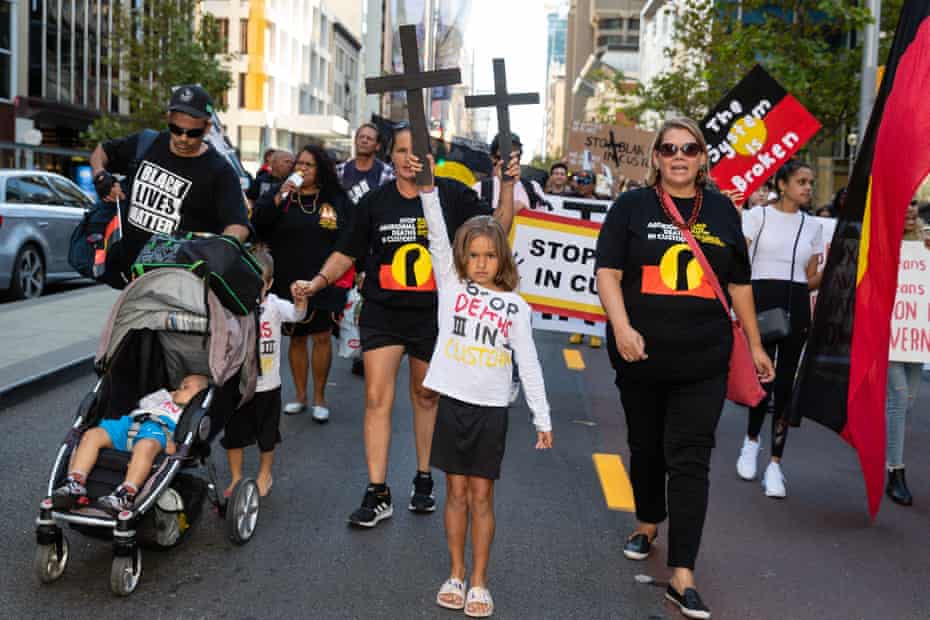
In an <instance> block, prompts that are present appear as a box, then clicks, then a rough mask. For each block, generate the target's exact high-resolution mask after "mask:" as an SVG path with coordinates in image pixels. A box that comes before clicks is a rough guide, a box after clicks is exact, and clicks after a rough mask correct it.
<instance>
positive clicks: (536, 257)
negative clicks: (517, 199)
mask: <svg viewBox="0 0 930 620" xmlns="http://www.w3.org/2000/svg"><path fill="white" fill-rule="evenodd" d="M600 229H601V225H600V224H599V223H597V222H592V221H585V220H581V219H574V218H568V217H562V216H559V215H551V214H549V213H544V212H540V211H530V210H529V209H523V210H522V211H520V213H518V214H517V216H516V217H514V222H513V228H512V229H511V232H510V247H511V248H512V249H513V254H514V258H515V259H516V261H517V266H518V268H519V271H520V289H519V293H520V295H522V296H523V298H524V299H525V300H526V301H527V302H528V303H529V304H530V305H531V306H532V307H533V310H534V311H536V312H544V313H547V314H553V315H559V316H568V317H573V318H576V319H583V320H586V321H593V322H603V321H606V320H607V319H606V315H605V313H604V309H603V308H602V307H601V301H600V299H599V298H598V296H597V284H596V281H595V277H594V258H595V246H596V245H597V236H598V234H599V233H600Z"/></svg>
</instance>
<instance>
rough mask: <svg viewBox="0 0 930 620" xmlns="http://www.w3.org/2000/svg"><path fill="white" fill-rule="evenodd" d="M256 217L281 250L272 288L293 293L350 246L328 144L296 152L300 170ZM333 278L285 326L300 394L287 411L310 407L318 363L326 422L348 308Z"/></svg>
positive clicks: (316, 402)
mask: <svg viewBox="0 0 930 620" xmlns="http://www.w3.org/2000/svg"><path fill="white" fill-rule="evenodd" d="M298 175H299V176H298ZM298 178H299V179H300V182H299V183H298V182H297V179H298ZM252 220H253V224H254V226H255V230H256V232H257V233H258V236H259V238H260V239H261V240H262V241H264V242H265V243H267V244H268V246H269V249H270V250H271V255H272V257H273V258H274V262H275V278H274V284H273V285H272V289H271V290H272V292H273V293H275V294H276V295H277V296H278V297H280V298H282V299H288V300H290V299H291V291H290V285H291V282H294V281H295V280H311V279H313V278H314V277H316V276H317V275H318V274H319V272H320V269H321V268H322V267H323V263H325V262H326V259H327V258H329V256H330V254H332V253H333V252H335V251H339V250H343V249H344V248H345V246H346V244H347V243H348V242H349V239H350V238H351V233H352V204H351V202H350V201H349V198H348V196H347V195H346V193H345V190H344V189H343V188H342V184H341V183H339V178H338V177H337V176H336V169H335V166H334V165H333V162H332V160H331V159H330V158H329V156H328V155H327V154H326V151H324V150H323V149H322V148H320V147H318V146H316V145H312V144H308V145H307V146H305V147H304V148H303V149H302V150H301V151H300V153H299V154H298V155H297V161H296V163H295V164H294V174H292V175H291V177H290V178H289V179H288V180H287V181H285V182H284V183H282V184H280V185H277V186H273V187H272V188H271V189H270V190H269V191H267V192H265V193H264V194H263V195H262V197H261V198H259V200H258V202H257V203H256V205H255V212H254V213H253V215H252ZM326 284H327V285H326V287H325V288H324V289H323V290H321V291H320V292H319V293H317V294H316V295H314V296H313V297H312V298H311V299H310V301H309V307H308V309H307V316H306V318H305V319H304V320H303V321H301V322H300V323H291V324H288V325H287V327H286V332H287V333H288V334H289V335H290V337H291V338H290V348H289V350H288V360H289V361H290V366H291V373H292V374H293V376H294V385H295V387H296V389H297V394H296V398H295V399H294V401H293V402H290V403H288V404H287V405H286V406H285V408H284V413H286V414H290V415H293V414H296V413H301V412H302V411H304V410H305V409H306V407H307V401H308V397H307V374H308V370H309V369H310V367H312V369H313V419H314V420H315V421H317V422H320V423H323V422H326V421H327V420H329V409H328V408H327V407H326V397H325V390H326V380H327V377H328V376H329V369H330V366H331V365H332V360H333V349H332V333H333V328H334V326H335V324H336V323H335V319H334V316H335V315H337V314H338V313H339V312H341V311H342V308H343V307H344V305H345V301H346V294H347V287H343V286H340V284H342V282H341V281H340V282H327V283H326ZM349 285H351V282H350V283H349ZM308 336H309V337H312V339H313V354H312V357H311V356H310V355H309V354H308V349H307V337H308Z"/></svg>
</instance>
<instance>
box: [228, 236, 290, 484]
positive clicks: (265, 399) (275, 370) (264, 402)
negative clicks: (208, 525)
mask: <svg viewBox="0 0 930 620" xmlns="http://www.w3.org/2000/svg"><path fill="white" fill-rule="evenodd" d="M253 254H254V256H255V259H256V260H257V261H258V264H259V265H261V267H262V279H263V280H264V281H265V285H264V287H263V288H262V306H261V319H260V332H259V335H260V346H261V350H260V351H259V355H260V360H261V369H262V372H261V375H260V376H259V377H258V385H256V387H255V396H254V397H253V398H252V400H250V401H249V402H247V403H246V404H244V405H242V407H240V408H239V409H238V410H237V411H236V412H235V413H234V414H233V415H232V417H231V418H230V420H229V422H228V423H227V424H226V430H225V433H224V435H223V440H222V441H221V443H222V445H223V447H224V448H226V458H227V460H228V461H229V471H230V474H231V475H232V482H230V483H229V486H228V487H227V488H226V491H225V495H226V496H227V497H228V496H229V495H230V494H231V493H232V489H233V487H235V486H236V483H237V482H239V480H240V479H241V478H242V460H243V452H242V451H243V449H244V448H245V447H246V446H251V445H252V444H254V443H256V442H257V443H258V450H259V461H258V463H259V464H258V476H256V478H255V484H256V485H257V486H258V493H259V495H260V496H262V497H264V496H266V495H268V493H269V492H271V485H272V482H273V480H272V476H271V467H272V464H273V463H274V449H275V446H276V445H277V444H279V443H281V432H280V430H279V428H278V427H279V424H280V421H281V324H282V323H296V322H298V321H300V320H302V319H303V318H304V315H306V314H307V296H306V295H305V294H304V293H303V289H302V288H301V287H302V286H303V285H304V284H306V282H304V281H303V280H297V281H296V282H294V283H292V284H291V295H292V296H293V297H294V303H293V304H292V303H291V302H289V301H285V300H283V299H281V298H280V297H278V296H277V295H275V294H274V293H269V292H268V291H269V290H270V289H271V283H272V281H273V277H274V260H273V259H272V258H271V254H269V253H268V251H267V250H265V249H263V248H260V249H257V250H255V251H253Z"/></svg>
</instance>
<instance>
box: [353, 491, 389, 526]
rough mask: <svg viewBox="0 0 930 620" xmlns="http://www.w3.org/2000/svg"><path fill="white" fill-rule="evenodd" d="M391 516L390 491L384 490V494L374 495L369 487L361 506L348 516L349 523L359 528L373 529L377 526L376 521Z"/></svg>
mask: <svg viewBox="0 0 930 620" xmlns="http://www.w3.org/2000/svg"><path fill="white" fill-rule="evenodd" d="M393 514H394V508H393V507H392V506H391V490H390V489H388V488H385V491H384V493H375V492H374V490H373V489H372V488H371V487H368V489H367V490H366V491H365V498H364V499H363V500H362V505H361V506H360V507H359V508H358V509H357V510H356V511H355V512H353V513H352V514H351V515H349V523H351V524H352V525H357V526H359V527H374V526H376V525H378V521H382V520H384V519H389V518H390V517H391V515H393Z"/></svg>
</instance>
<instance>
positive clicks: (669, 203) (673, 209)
mask: <svg viewBox="0 0 930 620" xmlns="http://www.w3.org/2000/svg"><path fill="white" fill-rule="evenodd" d="M661 197H662V200H664V201H665V206H666V207H668V212H669V213H671V214H672V216H673V217H674V218H675V224H677V225H678V229H679V230H680V231H681V234H682V236H683V237H684V238H685V241H687V242H688V245H689V246H690V247H691V253H692V254H694V258H696V259H697V261H698V263H699V264H700V265H701V269H703V270H704V276H705V277H706V278H707V281H708V283H709V284H710V286H711V288H713V289H714V294H716V295H717V299H718V300H720V303H721V304H722V305H723V309H724V310H725V311H726V313H727V317H729V319H730V320H731V321H733V322H736V318H735V317H734V316H733V312H732V310H730V303H729V302H728V301H727V298H726V295H724V294H723V289H721V288H720V281H719V280H718V279H717V274H716V273H714V269H713V267H711V266H710V263H708V262H707V257H706V256H704V251H703V250H701V246H700V244H699V243H698V242H697V240H695V238H694V235H692V234H691V230H690V229H689V228H688V227H687V225H685V221H684V219H683V218H682V217H681V213H680V212H679V211H678V207H677V206H675V201H674V200H672V197H671V196H669V195H668V194H666V193H665V192H662V194H661Z"/></svg>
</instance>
